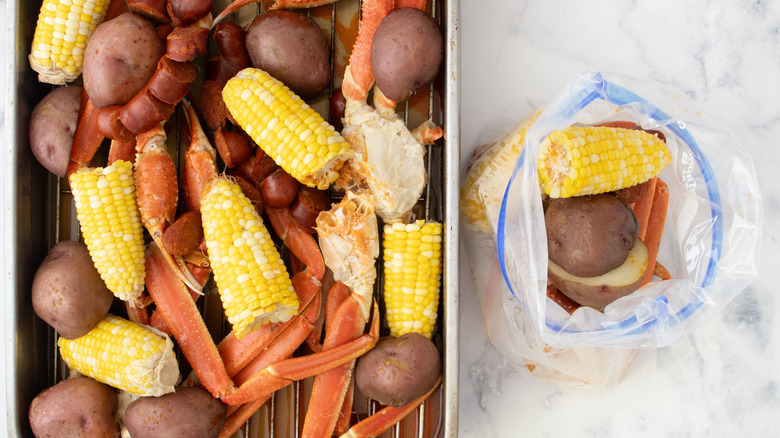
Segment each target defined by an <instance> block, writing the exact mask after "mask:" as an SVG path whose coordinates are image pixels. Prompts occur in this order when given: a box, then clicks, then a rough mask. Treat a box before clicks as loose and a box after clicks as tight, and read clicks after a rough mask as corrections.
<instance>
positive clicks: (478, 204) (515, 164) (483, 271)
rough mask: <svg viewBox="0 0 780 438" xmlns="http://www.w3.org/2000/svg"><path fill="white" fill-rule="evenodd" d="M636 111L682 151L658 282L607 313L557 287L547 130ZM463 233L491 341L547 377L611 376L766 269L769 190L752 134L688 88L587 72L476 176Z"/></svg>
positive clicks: (589, 379)
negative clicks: (765, 194) (544, 185)
mask: <svg viewBox="0 0 780 438" xmlns="http://www.w3.org/2000/svg"><path fill="white" fill-rule="evenodd" d="M609 121H626V122H632V123H635V124H636V125H638V126H640V127H641V128H642V129H645V130H652V131H660V132H661V133H662V134H663V136H664V137H665V139H666V145H667V148H668V150H669V152H670V153H671V163H670V164H669V165H668V166H667V167H666V168H665V169H664V170H663V171H662V172H661V173H660V174H659V175H658V177H659V178H660V179H661V180H663V182H665V183H666V185H667V186H668V190H669V203H668V211H667V214H666V222H665V225H664V232H663V237H662V239H661V243H660V246H659V249H658V255H657V260H658V262H659V263H662V264H663V266H664V267H665V268H666V269H667V270H668V271H669V274H670V276H671V279H668V280H661V279H659V278H657V277H656V278H654V280H653V281H652V282H651V283H649V284H647V285H645V286H643V287H641V288H639V289H638V290H636V291H634V292H633V293H631V294H629V295H626V296H624V297H622V298H618V299H617V300H615V301H614V302H612V303H611V304H609V305H607V306H606V307H605V308H604V310H603V312H601V311H599V310H596V309H593V308H590V307H584V306H583V307H579V308H577V309H576V310H574V311H573V312H571V313H570V312H569V311H567V309H564V308H563V307H561V305H559V304H558V302H556V301H554V300H552V299H550V298H549V297H548V295H547V285H548V255H547V238H546V232H545V222H544V211H543V206H542V196H543V192H542V191H541V188H540V184H539V177H538V174H537V164H538V160H539V151H540V145H541V143H542V141H543V140H544V139H545V138H547V137H548V136H549V135H550V133H552V132H553V131H556V130H560V129H565V128H567V127H569V126H572V125H586V126H587V125H596V124H600V123H604V122H609ZM461 211H462V214H463V221H462V224H463V243H464V247H465V249H466V253H467V257H468V260H469V265H470V268H471V273H472V278H473V279H474V283H475V287H476V290H477V294H478V297H479V300H480V303H481V305H482V310H483V316H484V317H485V323H486V326H487V331H488V336H489V337H490V340H491V342H492V343H493V344H494V345H495V346H496V347H497V348H498V349H499V350H500V351H501V352H502V353H503V354H504V355H506V356H507V357H508V358H510V359H512V360H515V361H518V362H519V363H525V364H528V365H529V368H530V369H531V370H532V371H534V372H535V374H539V375H541V376H543V377H545V378H546V379H548V380H555V381H560V382H569V383H571V382H576V383H583V384H597V385H604V386H609V385H612V384H614V383H617V382H618V381H619V380H620V379H621V378H622V376H623V374H624V373H625V371H626V370H627V369H628V366H629V365H630V362H631V360H632V359H633V357H634V355H635V353H636V350H635V349H639V348H658V347H663V346H667V345H671V344H673V343H674V342H676V341H677V340H679V339H680V338H681V337H682V336H684V335H686V334H689V333H691V332H692V331H693V330H695V329H696V328H697V327H699V326H701V325H702V324H703V323H704V322H706V321H707V320H709V319H710V318H711V317H712V316H713V315H714V314H715V313H716V312H718V311H719V310H721V309H723V308H724V307H725V306H726V305H727V304H728V303H729V302H730V301H731V300H732V299H733V298H734V297H735V296H736V295H737V294H738V293H739V292H740V291H742V290H743V289H744V288H745V287H746V286H747V285H748V284H749V283H750V282H751V281H752V280H753V279H754V278H755V276H756V274H757V272H756V271H757V266H758V253H759V248H758V246H759V241H760V234H761V217H762V216H761V197H760V193H759V188H758V183H757V180H756V176H755V172H754V169H753V164H752V161H751V159H750V157H749V156H748V155H747V154H746V153H745V151H744V149H743V147H742V146H741V145H740V143H739V142H738V141H737V140H736V139H735V138H734V137H733V136H732V135H731V134H730V133H729V132H728V131H727V130H725V129H724V128H723V126H722V125H721V124H719V123H717V122H716V121H714V120H712V119H711V118H710V117H709V116H707V115H706V114H705V112H704V111H703V110H702V109H701V108H699V107H698V106H697V105H696V104H695V103H694V102H693V101H691V100H690V99H689V98H687V97H686V96H685V95H684V94H683V93H682V92H680V91H678V90H675V89H672V88H670V87H667V86H664V85H661V84H658V83H655V82H650V81H645V80H638V79H633V78H630V77H626V76H622V75H616V74H607V73H588V74H582V75H579V76H576V77H575V78H573V79H572V80H571V81H570V82H569V84H567V85H566V87H564V89H563V90H562V91H561V92H560V93H559V94H558V95H557V96H556V97H555V98H554V99H553V100H552V101H551V102H550V103H549V104H548V105H547V106H546V107H545V109H544V110H542V111H537V112H536V113H535V114H532V115H531V116H529V118H528V119H527V120H525V121H523V122H521V123H520V124H518V125H517V126H516V127H515V128H514V129H513V130H511V131H510V132H509V133H507V134H506V135H505V136H504V137H503V138H502V139H500V140H499V141H498V142H496V143H495V144H494V145H493V146H492V147H491V148H490V150H488V151H487V153H485V154H483V155H482V156H481V157H480V158H479V159H478V160H477V162H476V163H475V164H474V165H473V166H472V167H471V169H470V171H469V172H468V174H467V175H466V178H465V180H464V184H463V186H462V192H461Z"/></svg>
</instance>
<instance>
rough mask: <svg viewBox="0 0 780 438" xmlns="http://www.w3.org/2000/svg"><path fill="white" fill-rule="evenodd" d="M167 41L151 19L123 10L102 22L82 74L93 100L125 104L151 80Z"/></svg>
mask: <svg viewBox="0 0 780 438" xmlns="http://www.w3.org/2000/svg"><path fill="white" fill-rule="evenodd" d="M164 53H165V44H164V43H163V41H162V40H160V37H159V36H158V35H157V33H156V32H155V30H154V28H153V27H152V25H151V24H149V22H148V21H146V20H144V19H143V18H141V17H139V16H137V15H135V14H131V13H125V14H122V15H120V16H118V17H116V18H114V19H113V20H109V21H106V22H103V23H101V24H100V25H99V26H98V27H97V28H96V29H95V32H93V33H92V36H91V37H90V38H89V41H88V42H87V47H86V49H85V52H84V63H83V70H82V75H83V79H84V87H85V88H86V90H87V94H88V95H89V98H90V99H91V100H92V103H93V104H94V105H95V106H96V107H98V108H103V107H105V106H109V105H124V104H126V103H127V102H129V101H130V99H132V98H133V97H134V96H135V95H136V94H138V92H139V91H141V89H142V88H143V87H144V85H146V83H147V82H149V78H151V77H152V74H153V73H154V71H155V70H156V69H157V62H158V61H159V60H160V58H161V57H162V55H163V54H164Z"/></svg>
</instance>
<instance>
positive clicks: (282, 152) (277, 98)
mask: <svg viewBox="0 0 780 438" xmlns="http://www.w3.org/2000/svg"><path fill="white" fill-rule="evenodd" d="M222 98H223V100H224V101H225V106H226V107H227V109H228V110H229V111H230V114H231V115H232V116H233V118H234V119H235V120H236V122H238V124H239V125H240V126H241V128H242V129H243V130H244V131H245V132H246V133H247V134H249V136H250V137H252V139H253V140H254V141H255V143H257V144H258V145H259V146H260V148H262V149H263V151H265V153H266V154H268V155H269V156H270V157H271V158H273V159H274V161H276V163H277V164H278V165H279V166H281V167H282V168H283V169H284V170H285V171H287V173H289V174H290V175H292V176H293V177H294V178H295V179H297V180H298V181H300V182H301V183H302V184H306V185H307V186H309V187H317V188H319V189H321V190H324V189H326V188H328V186H329V185H330V184H331V183H333V182H334V181H335V180H336V179H337V178H338V170H339V169H340V168H341V166H342V165H343V164H344V162H345V161H346V160H347V159H348V158H350V157H351V156H352V151H351V149H350V147H349V144H348V143H347V142H346V141H345V140H344V139H343V138H342V137H341V135H340V134H339V133H338V132H336V130H335V129H334V128H333V126H331V125H330V124H328V123H327V122H326V121H325V120H323V118H322V116H320V115H319V114H318V113H317V112H316V111H314V109H313V108H311V107H309V105H307V104H306V102H304V101H303V100H302V99H301V98H300V97H298V96H297V95H295V93H293V92H292V91H290V89H289V88H287V87H286V86H285V85H284V84H283V83H282V82H280V81H279V80H277V79H275V78H273V77H272V76H270V75H269V74H268V73H266V72H264V71H263V70H260V69H257V68H247V69H244V70H242V71H240V72H239V73H238V74H237V75H236V76H235V77H233V78H232V79H230V80H229V81H228V82H227V84H226V85H225V87H224V88H223V89H222Z"/></svg>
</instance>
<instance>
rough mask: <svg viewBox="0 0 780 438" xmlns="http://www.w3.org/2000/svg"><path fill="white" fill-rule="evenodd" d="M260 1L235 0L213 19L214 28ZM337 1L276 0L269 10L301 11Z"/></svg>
mask: <svg viewBox="0 0 780 438" xmlns="http://www.w3.org/2000/svg"><path fill="white" fill-rule="evenodd" d="M259 1H260V0H236V1H234V2H233V3H231V4H230V6H228V7H226V8H225V9H224V10H223V11H222V12H221V13H220V14H219V15H217V18H215V19H214V26H216V25H217V23H219V22H220V21H222V20H223V19H224V18H225V17H227V16H228V15H230V14H232V13H233V12H236V11H237V10H239V9H241V8H242V7H244V6H246V5H251V4H252V3H258V2H259ZM336 1H338V0H277V1H276V2H274V4H273V5H271V7H270V8H269V9H303V8H313V7H315V6H322V5H328V4H331V3H335V2H336Z"/></svg>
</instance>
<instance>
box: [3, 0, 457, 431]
mask: <svg viewBox="0 0 780 438" xmlns="http://www.w3.org/2000/svg"><path fill="white" fill-rule="evenodd" d="M436 1H439V0H436ZM39 8H40V1H34V2H25V1H19V0H16V1H13V0H12V1H8V2H7V3H6V17H7V18H6V24H7V28H6V37H5V44H6V47H5V53H6V58H7V59H6V61H7V62H6V65H7V67H6V70H5V83H4V84H5V101H4V140H5V141H4V145H5V148H4V152H3V158H2V160H0V166H2V170H3V172H2V176H0V178H2V183H0V185H2V188H0V191H1V192H0V193H2V197H0V199H3V200H4V202H6V208H5V209H3V211H2V213H0V231H2V233H3V235H2V239H3V245H5V249H4V250H2V251H0V260H2V265H3V266H4V267H5V275H4V276H3V279H2V285H3V287H2V290H3V292H4V294H3V298H2V299H3V306H4V319H3V326H2V328H3V332H2V333H3V343H4V345H3V348H4V351H5V356H4V363H3V365H2V369H3V370H4V371H5V373H4V376H5V397H4V398H3V399H2V402H0V406H2V404H4V405H5V408H6V409H5V412H6V428H7V435H8V436H14V437H27V436H32V431H31V430H30V426H29V421H28V416H27V413H28V408H29V404H30V402H31V401H32V399H33V398H34V397H35V395H37V394H38V393H39V392H41V391H42V390H43V389H45V388H47V387H49V386H51V385H53V384H55V383H56V382H57V381H59V380H60V379H61V376H59V374H61V373H62V370H58V369H57V365H56V364H57V362H58V357H57V351H56V337H55V333H54V332H53V330H52V329H51V328H50V327H49V326H48V325H47V324H46V323H44V322H43V321H42V320H41V319H40V318H38V317H37V316H36V315H35V313H34V311H33V308H32V303H31V300H30V290H31V285H32V280H33V276H34V274H35V270H36V269H37V267H38V265H39V264H40V262H41V261H42V260H43V259H44V258H45V256H46V253H47V252H48V250H49V248H51V247H52V246H54V244H56V242H57V241H58V240H60V236H59V221H60V218H59V211H60V206H59V196H58V193H59V192H60V190H61V187H60V184H62V181H64V180H62V181H60V180H59V179H58V178H56V177H55V176H53V175H51V174H49V173H48V172H47V171H46V170H45V169H43V167H42V166H40V165H39V164H38V163H37V161H36V160H35V158H34V157H33V155H32V153H31V151H30V148H29V145H28V139H27V129H28V122H29V119H30V113H31V112H32V109H33V107H34V105H35V104H36V103H37V102H39V101H40V100H41V99H42V98H43V96H45V94H46V93H47V92H48V91H50V90H51V87H50V86H48V85H45V84H40V83H38V81H37V79H36V76H35V74H34V73H33V72H32V70H31V69H30V67H29V63H28V61H27V54H28V51H29V46H30V42H31V41H32V36H33V33H34V30H35V22H36V19H37V14H38V10H39ZM437 10H438V11H439V12H441V14H442V15H441V17H440V20H439V21H440V23H441V25H442V30H443V32H444V37H445V60H444V65H443V69H444V72H443V75H442V78H443V81H442V84H441V88H442V90H441V93H442V95H443V112H444V114H443V125H444V127H445V139H444V141H443V143H442V144H441V145H439V146H435V147H439V148H441V152H440V155H441V169H439V170H438V172H439V173H440V177H441V181H442V183H441V187H440V190H441V192H442V193H441V197H440V198H439V201H440V202H441V205H439V206H438V208H440V209H441V210H440V212H441V213H440V214H441V219H442V220H444V221H445V236H444V242H443V243H444V255H445V259H444V270H443V276H442V292H441V296H442V299H441V301H442V304H441V306H442V310H443V315H442V318H441V320H440V325H441V326H440V330H441V332H442V350H443V358H444V369H443V372H444V384H443V392H444V394H443V399H442V406H441V411H442V416H443V422H442V424H440V427H439V428H438V434H437V436H444V437H454V436H457V431H458V423H457V420H458V372H459V366H458V360H459V357H458V340H459V335H458V330H459V324H458V318H459V316H458V312H459V297H458V291H459V287H458V269H459V268H458V239H459V231H458V219H459V213H458V193H459V173H460V169H459V165H460V164H459V163H460V112H459V106H460V31H459V25H460V23H459V3H458V2H457V1H448V2H447V1H445V2H440V6H439V8H437ZM394 436H395V434H394ZM420 436H423V435H422V433H420Z"/></svg>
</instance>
